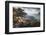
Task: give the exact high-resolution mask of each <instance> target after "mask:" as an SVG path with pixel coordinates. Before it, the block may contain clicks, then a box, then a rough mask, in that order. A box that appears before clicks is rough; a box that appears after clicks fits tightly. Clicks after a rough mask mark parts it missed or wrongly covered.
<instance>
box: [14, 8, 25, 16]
mask: <svg viewBox="0 0 46 35" xmlns="http://www.w3.org/2000/svg"><path fill="white" fill-rule="evenodd" d="M13 11H15V12H16V16H21V17H23V16H25V15H26V13H24V12H23V11H24V10H23V9H21V8H17V9H15V8H13Z"/></svg>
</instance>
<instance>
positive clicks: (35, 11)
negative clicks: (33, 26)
mask: <svg viewBox="0 0 46 35" xmlns="http://www.w3.org/2000/svg"><path fill="white" fill-rule="evenodd" d="M22 9H23V10H24V11H23V12H25V13H27V15H29V16H34V17H35V18H36V19H38V20H39V19H40V15H39V12H40V8H31V7H30V8H28V7H27V8H26V7H23V8H22Z"/></svg>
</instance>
